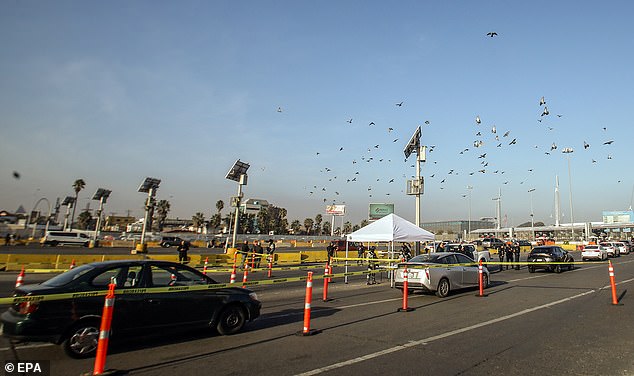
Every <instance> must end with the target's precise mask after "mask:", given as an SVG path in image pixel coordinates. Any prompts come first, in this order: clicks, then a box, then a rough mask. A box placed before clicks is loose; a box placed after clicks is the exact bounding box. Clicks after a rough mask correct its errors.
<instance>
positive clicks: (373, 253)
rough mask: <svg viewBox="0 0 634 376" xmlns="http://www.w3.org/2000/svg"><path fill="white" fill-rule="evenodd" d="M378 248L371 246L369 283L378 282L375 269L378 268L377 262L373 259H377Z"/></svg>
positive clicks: (369, 253) (369, 252)
mask: <svg viewBox="0 0 634 376" xmlns="http://www.w3.org/2000/svg"><path fill="white" fill-rule="evenodd" d="M377 258H378V257H377V255H376V248H375V247H374V246H371V247H370V249H369V251H368V276H367V284H368V285H374V284H376V273H374V271H375V270H376V268H377V265H378V264H377V263H376V262H375V261H373V260H375V259H377Z"/></svg>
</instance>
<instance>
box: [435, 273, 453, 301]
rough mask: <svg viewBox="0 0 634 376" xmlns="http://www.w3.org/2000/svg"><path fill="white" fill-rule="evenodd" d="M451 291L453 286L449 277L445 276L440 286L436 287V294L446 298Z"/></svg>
mask: <svg viewBox="0 0 634 376" xmlns="http://www.w3.org/2000/svg"><path fill="white" fill-rule="evenodd" d="M450 291H451V286H450V285H449V280H448V279H447V278H443V279H441V280H440V282H438V287H437V288H436V296H438V297H439V298H446V297H447V296H448V295H449V292H450Z"/></svg>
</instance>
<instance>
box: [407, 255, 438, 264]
mask: <svg viewBox="0 0 634 376" xmlns="http://www.w3.org/2000/svg"><path fill="white" fill-rule="evenodd" d="M439 257H440V255H437V254H435V253H430V254H424V255H418V256H416V257H412V258H411V259H410V260H409V262H435V263H437V262H438V258H439Z"/></svg>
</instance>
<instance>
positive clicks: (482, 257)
mask: <svg viewBox="0 0 634 376" xmlns="http://www.w3.org/2000/svg"><path fill="white" fill-rule="evenodd" d="M445 252H457V253H462V254H463V255H465V256H467V257H469V258H470V259H472V260H473V261H475V262H480V261H482V262H489V261H491V253H490V252H489V250H488V249H485V250H483V251H480V252H478V251H477V250H476V246H475V245H473V244H469V243H449V244H447V245H445Z"/></svg>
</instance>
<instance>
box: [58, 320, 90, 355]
mask: <svg viewBox="0 0 634 376" xmlns="http://www.w3.org/2000/svg"><path fill="white" fill-rule="evenodd" d="M98 343H99V323H98V322H97V321H92V320H90V321H83V322H79V323H77V324H75V325H74V326H73V327H72V328H71V329H70V330H69V331H68V333H67V334H66V336H65V338H64V341H63V342H62V348H63V349H64V352H65V353H66V354H67V355H68V356H70V357H71V358H75V359H84V358H90V357H93V356H95V353H96V352H97V344H98Z"/></svg>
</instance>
